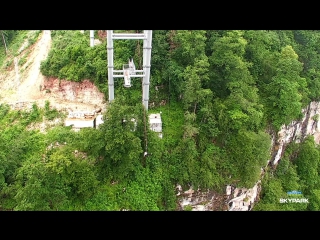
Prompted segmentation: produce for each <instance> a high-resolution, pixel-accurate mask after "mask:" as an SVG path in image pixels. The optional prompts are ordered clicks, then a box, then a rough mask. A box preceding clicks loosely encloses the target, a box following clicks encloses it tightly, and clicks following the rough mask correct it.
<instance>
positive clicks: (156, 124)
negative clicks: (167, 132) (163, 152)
mask: <svg viewBox="0 0 320 240" xmlns="http://www.w3.org/2000/svg"><path fill="white" fill-rule="evenodd" d="M149 123H150V129H151V130H152V131H154V132H156V133H158V135H159V137H160V138H162V121H161V115H160V113H152V114H150V115H149Z"/></svg>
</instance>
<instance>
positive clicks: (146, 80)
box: [107, 30, 152, 110]
mask: <svg viewBox="0 0 320 240" xmlns="http://www.w3.org/2000/svg"><path fill="white" fill-rule="evenodd" d="M116 39H133V40H137V39H143V70H135V71H134V73H133V74H130V75H129V79H130V77H142V78H143V82H142V103H143V105H144V107H145V109H146V110H148V104H149V84H150V67H151V65H150V62H151V49H152V44H151V43H152V30H144V32H143V33H114V32H113V30H107V53H108V89H109V103H111V102H112V101H113V100H114V78H125V70H114V66H113V40H116ZM117 73H120V74H117Z"/></svg>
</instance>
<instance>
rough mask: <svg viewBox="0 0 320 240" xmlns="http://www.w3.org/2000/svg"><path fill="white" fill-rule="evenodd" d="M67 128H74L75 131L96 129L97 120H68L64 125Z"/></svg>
mask: <svg viewBox="0 0 320 240" xmlns="http://www.w3.org/2000/svg"><path fill="white" fill-rule="evenodd" d="M64 125H65V126H72V127H73V128H75V129H77V130H78V129H81V128H85V127H91V128H95V127H96V118H95V117H94V118H67V119H66V120H65V123H64Z"/></svg>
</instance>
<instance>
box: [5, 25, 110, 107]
mask: <svg viewBox="0 0 320 240" xmlns="http://www.w3.org/2000/svg"><path fill="white" fill-rule="evenodd" d="M23 45H24V44H22V46H21V51H20V54H19V55H18V56H16V57H15V59H14V68H12V69H11V70H8V71H6V72H5V73H4V74H2V75H1V76H0V83H1V84H0V103H7V104H9V105H11V106H13V107H15V108H20V107H30V106H31V105H32V103H34V102H36V103H37V104H38V106H42V107H43V106H44V104H45V101H46V100H49V101H50V105H51V106H53V107H55V108H57V109H58V110H66V111H94V110H96V109H102V110H103V109H105V107H106V101H105V99H104V95H103V94H102V93H101V92H100V91H99V90H98V88H97V87H95V86H94V85H93V84H92V83H91V82H90V81H89V80H86V81H83V82H82V83H76V82H71V81H66V80H63V79H62V80H59V79H55V78H49V79H47V78H46V77H44V76H43V75H42V74H41V73H40V64H41V61H43V60H44V59H46V57H47V56H48V53H49V51H50V49H51V32H50V30H44V31H43V32H42V33H41V34H40V36H39V39H38V41H37V42H36V43H35V44H34V45H32V46H30V47H29V48H28V49H24V46H23ZM25 55H27V60H26V62H25V63H24V64H23V65H22V66H19V64H18V62H19V59H21V58H22V57H23V56H25Z"/></svg>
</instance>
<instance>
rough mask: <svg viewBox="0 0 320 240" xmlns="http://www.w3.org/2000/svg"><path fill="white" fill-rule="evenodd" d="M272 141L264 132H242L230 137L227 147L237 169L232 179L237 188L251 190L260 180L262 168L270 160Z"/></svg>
mask: <svg viewBox="0 0 320 240" xmlns="http://www.w3.org/2000/svg"><path fill="white" fill-rule="evenodd" d="M270 146H271V141H270V137H269V135H268V134H266V133H264V132H259V133H255V132H249V131H246V132H245V131H241V132H239V133H238V134H234V135H232V136H230V139H229V140H228V144H227V145H226V148H227V152H228V155H229V156H230V157H229V158H230V161H231V163H232V165H233V166H234V167H235V169H236V170H235V173H234V174H235V175H234V176H232V178H233V179H234V180H236V181H238V182H237V186H244V187H248V188H251V187H253V186H254V184H255V183H256V182H257V181H258V180H259V177H260V173H261V167H264V166H265V165H266V163H267V161H268V159H269V151H270Z"/></svg>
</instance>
